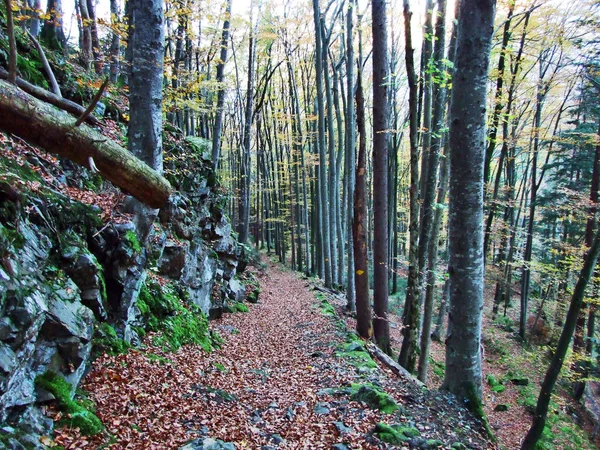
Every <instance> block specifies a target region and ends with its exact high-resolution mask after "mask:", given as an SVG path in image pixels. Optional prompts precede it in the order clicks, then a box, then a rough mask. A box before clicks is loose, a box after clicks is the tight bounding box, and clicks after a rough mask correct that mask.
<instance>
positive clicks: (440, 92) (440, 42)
mask: <svg viewBox="0 0 600 450" xmlns="http://www.w3.org/2000/svg"><path fill="white" fill-rule="evenodd" d="M436 17H437V19H436V24H435V40H434V42H435V44H434V52H433V62H432V64H431V66H432V68H433V70H434V71H435V75H436V78H437V79H438V80H439V81H438V82H436V83H434V85H433V99H432V102H433V105H432V107H433V118H432V127H433V128H432V136H431V147H430V151H429V158H428V166H429V167H428V169H427V182H426V183H425V193H424V195H423V216H422V221H421V234H420V238H419V269H425V259H427V261H428V263H427V268H426V269H425V270H426V272H425V274H424V280H425V302H424V305H423V329H422V331H421V342H420V346H421V348H420V353H419V380H421V381H422V382H423V383H425V382H427V368H428V367H429V346H430V344H431V336H430V335H431V321H432V317H433V292H434V287H435V278H436V277H435V270H436V265H437V250H438V242H437V240H438V235H439V226H440V224H439V222H438V223H437V224H436V223H435V218H436V209H437V208H435V207H434V206H435V205H434V203H435V202H434V200H435V194H436V185H437V180H438V166H439V160H440V149H441V148H442V136H443V135H444V128H445V114H444V113H445V112H446V87H445V85H444V84H445V82H446V80H445V76H444V75H442V74H443V73H445V70H446V68H445V67H444V62H443V59H444V47H445V45H446V39H445V36H446V26H445V22H446V1H445V0H438V8H437V14H436ZM440 195H443V197H445V196H446V193H445V192H442V193H441V194H440ZM443 201H444V199H443V198H442V199H438V203H443ZM434 227H435V229H434ZM421 252H423V263H422V262H421ZM425 255H427V258H425ZM421 264H423V266H422V267H421Z"/></svg>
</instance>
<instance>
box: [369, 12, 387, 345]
mask: <svg viewBox="0 0 600 450" xmlns="http://www.w3.org/2000/svg"><path fill="white" fill-rule="evenodd" d="M371 14H372V19H373V23H372V29H373V172H372V173H373V220H374V224H373V234H374V237H375V239H374V242H373V282H374V285H373V303H374V312H375V316H374V319H373V331H374V337H375V342H376V343H377V345H378V347H379V348H380V349H381V350H383V351H384V352H385V353H387V354H391V347H390V327H389V322H388V318H387V315H388V301H389V299H388V292H389V267H388V245H389V243H388V139H389V129H388V120H389V117H388V115H389V114H388V109H389V102H388V85H387V82H388V73H387V70H388V63H387V61H388V54H387V52H388V45H387V17H386V2H385V0H373V1H372V2H371Z"/></svg>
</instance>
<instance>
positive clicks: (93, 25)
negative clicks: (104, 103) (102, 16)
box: [87, 0, 102, 75]
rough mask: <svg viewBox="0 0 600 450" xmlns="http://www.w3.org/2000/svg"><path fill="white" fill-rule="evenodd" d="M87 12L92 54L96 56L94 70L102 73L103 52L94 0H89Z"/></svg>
mask: <svg viewBox="0 0 600 450" xmlns="http://www.w3.org/2000/svg"><path fill="white" fill-rule="evenodd" d="M87 13H88V16H89V20H90V22H89V28H90V40H91V46H92V55H93V57H94V70H95V71H96V74H98V75H99V74H101V73H102V52H101V50H100V39H99V38H98V22H97V21H96V9H95V6H94V0H87Z"/></svg>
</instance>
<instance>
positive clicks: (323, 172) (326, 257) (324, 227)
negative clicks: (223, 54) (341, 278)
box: [312, 0, 332, 287]
mask: <svg viewBox="0 0 600 450" xmlns="http://www.w3.org/2000/svg"><path fill="white" fill-rule="evenodd" d="M312 3H313V18H314V24H315V53H316V54H315V68H316V85H317V98H316V99H315V101H316V104H317V116H318V124H317V127H318V140H317V145H318V149H319V206H318V208H319V210H320V212H319V216H320V221H319V222H320V229H319V234H320V235H321V248H322V251H321V259H322V260H323V262H322V264H323V266H324V276H325V286H327V287H331V283H332V274H331V247H330V245H331V244H330V229H329V226H328V225H329V203H328V195H327V193H328V189H327V156H326V154H325V104H324V97H323V95H324V92H323V54H322V52H323V51H324V50H323V42H322V39H321V37H322V35H321V25H320V16H321V13H320V11H319V0H313V2H312Z"/></svg>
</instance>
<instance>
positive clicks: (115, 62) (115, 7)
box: [109, 0, 120, 84]
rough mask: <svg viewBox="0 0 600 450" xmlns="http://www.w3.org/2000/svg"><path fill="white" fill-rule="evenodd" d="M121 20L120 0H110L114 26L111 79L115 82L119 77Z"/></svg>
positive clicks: (111, 19) (111, 40)
mask: <svg viewBox="0 0 600 450" xmlns="http://www.w3.org/2000/svg"><path fill="white" fill-rule="evenodd" d="M119 22H120V14H119V2H118V0H110V23H111V26H112V28H113V30H112V34H111V37H110V70H109V72H110V81H111V83H113V84H115V83H116V82H117V80H118V78H119V65H120V64H119V63H120V57H119V56H120V55H119V41H120V39H119V33H118V31H117V27H118V26H119Z"/></svg>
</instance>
